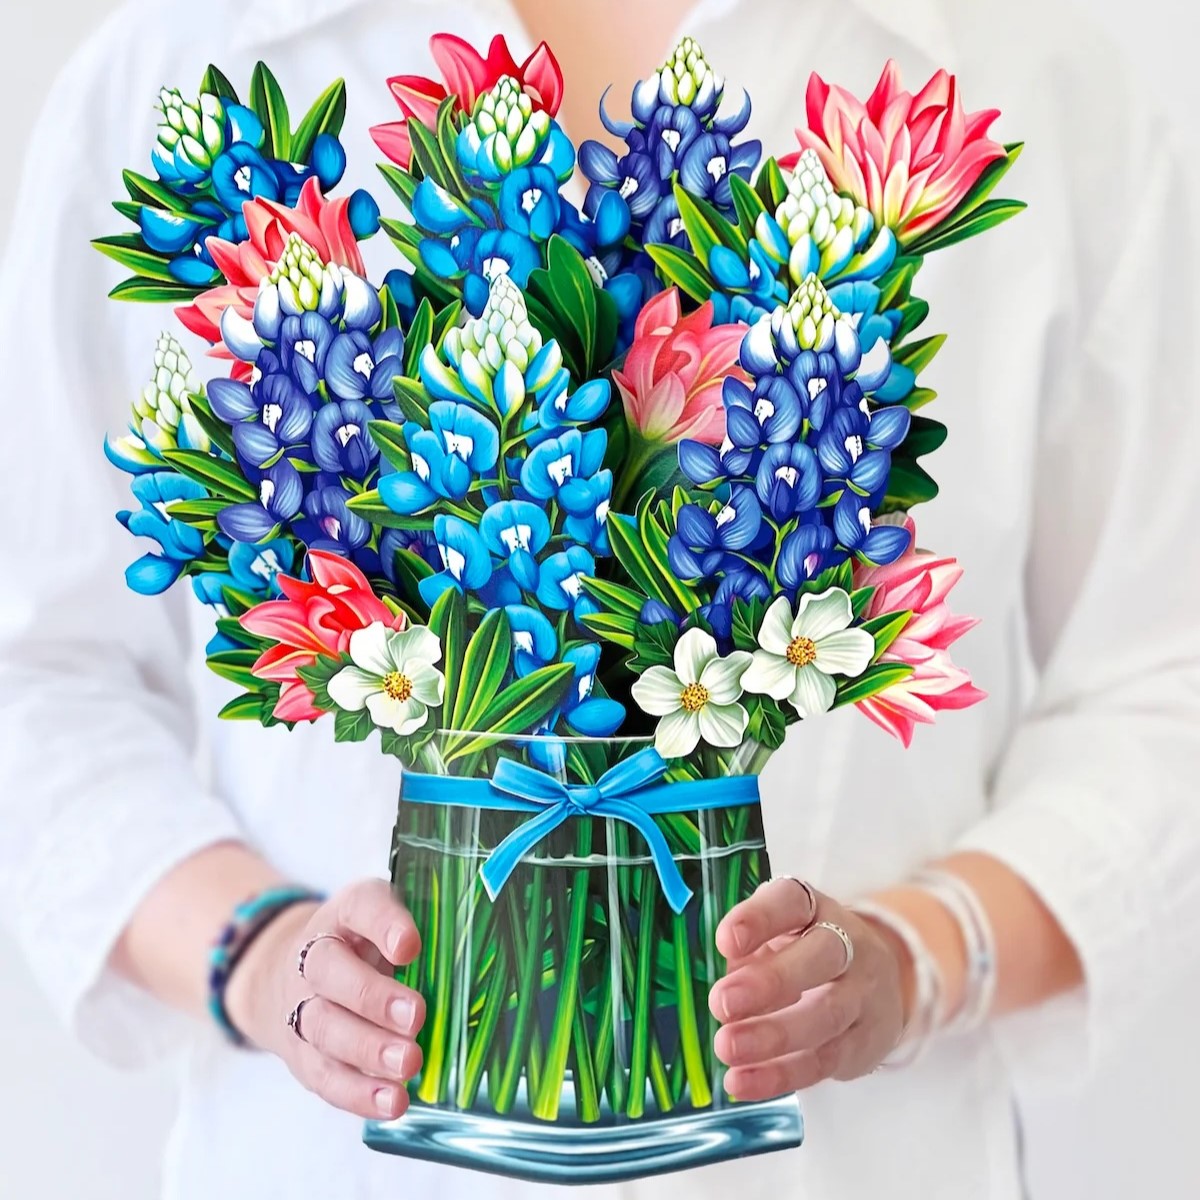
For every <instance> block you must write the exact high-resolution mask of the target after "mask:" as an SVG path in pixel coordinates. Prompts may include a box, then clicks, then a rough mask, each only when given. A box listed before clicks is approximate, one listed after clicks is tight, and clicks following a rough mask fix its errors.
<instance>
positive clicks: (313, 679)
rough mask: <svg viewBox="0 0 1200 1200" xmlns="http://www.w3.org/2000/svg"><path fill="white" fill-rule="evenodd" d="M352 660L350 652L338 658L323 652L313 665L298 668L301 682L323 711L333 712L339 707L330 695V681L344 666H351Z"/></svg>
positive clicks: (297, 671) (317, 706)
mask: <svg viewBox="0 0 1200 1200" xmlns="http://www.w3.org/2000/svg"><path fill="white" fill-rule="evenodd" d="M351 661H352V660H351V658H350V655H348V654H342V655H339V656H338V657H337V658H333V657H332V656H330V655H324V654H323V655H321V656H320V657H319V658H318V659H317V661H316V662H315V663H313V664H312V665H311V666H307V667H299V668H297V670H296V675H297V676H298V677H299V679H300V682H301V683H303V684H304V685H305V687H307V688H308V690H309V691H310V692H312V694H313V705H314V706H315V707H316V708H319V709H321V710H322V712H333V711H334V710H335V709H336V708H337V705H336V704H334V702H333V700H332V698H331V697H330V695H329V681H330V680H331V679H332V678H333V677H334V676H335V675H336V674H337V673H338V672H339V671H340V670H341V669H342V668H343V667H346V666H349V665H350V663H351Z"/></svg>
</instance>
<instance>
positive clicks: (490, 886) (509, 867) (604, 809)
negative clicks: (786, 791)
mask: <svg viewBox="0 0 1200 1200" xmlns="http://www.w3.org/2000/svg"><path fill="white" fill-rule="evenodd" d="M666 771H667V763H666V760H665V759H663V757H662V756H661V755H660V754H659V753H658V751H657V750H654V749H653V748H651V747H647V748H646V749H645V750H639V751H638V752H637V753H636V754H634V755H631V756H630V757H629V758H627V759H625V761H624V762H621V763H618V764H617V765H616V766H615V767H613V768H612V769H611V770H609V771H606V772H605V773H604V774H603V775H602V776H601V777H600V779H599V781H598V782H597V783H596V784H594V785H591V784H572V783H560V782H559V781H558V780H557V779H555V778H554V777H553V776H552V775H547V774H545V773H544V772H543V771H539V770H537V769H536V768H534V767H529V766H526V765H525V764H523V763H518V762H513V761H512V760H510V759H504V760H503V761H501V762H500V763H499V765H498V766H497V767H496V770H495V773H494V774H493V776H492V778H491V779H490V780H488V779H455V778H452V777H449V776H444V775H418V774H415V773H413V772H405V776H404V790H403V798H404V799H405V800H406V801H411V802H413V803H417V804H450V805H456V806H469V807H474V808H488V809H503V810H507V811H512V812H532V813H536V814H537V815H536V816H534V817H533V819H532V820H529V821H526V822H525V824H524V825H520V826H518V827H517V828H516V829H514V830H513V831H512V833H510V834H509V835H508V837H506V838H505V839H504V841H502V842H501V843H500V845H498V846H497V847H496V848H495V850H493V851H492V853H491V855H490V856H489V857H488V860H487V862H485V863H484V864H483V868H482V870H481V871H480V877H481V878H482V880H483V886H484V888H485V890H486V891H487V894H488V896H489V897H490V898H491V899H492V900H495V899H496V897H497V896H498V895H499V894H500V892H501V890H502V889H503V887H504V885H505V884H506V883H507V882H508V879H509V876H510V875H512V873H513V871H514V870H515V869H516V867H517V864H518V863H519V862H520V861H521V860H522V859H523V858H524V857H525V856H526V855H527V854H528V853H529V852H530V851H531V850H532V849H533V848H534V847H535V846H536V845H537V844H538V843H539V842H540V841H541V840H542V839H543V838H545V837H548V836H549V835H550V834H551V833H553V832H554V830H556V829H557V828H558V827H559V826H560V825H562V824H563V823H564V822H565V821H567V820H569V819H570V818H571V817H576V816H582V815H587V816H594V817H611V818H612V819H614V820H617V821H624V822H625V823H626V824H628V825H632V826H633V827H634V829H636V830H637V831H638V833H640V834H641V835H642V837H643V838H645V840H646V845H647V846H648V847H649V848H650V858H651V861H652V862H653V863H654V867H655V870H656V871H657V872H658V878H659V880H660V881H661V883H662V889H663V895H664V896H665V897H666V899H667V903H668V904H670V906H671V908H672V910H673V911H675V912H676V913H681V912H683V910H684V909H685V908H686V907H687V904H688V901H689V900H691V898H692V890H691V888H689V887H688V886H687V884H686V883H684V881H683V876H682V875H681V874H680V872H679V867H678V865H677V864H676V862H675V860H674V858H673V857H672V856H671V850H670V847H669V846H668V845H667V839H666V838H665V837H663V834H662V831H661V830H660V829H659V827H658V826H657V824H655V822H654V816H655V815H656V814H662V813H671V812H697V811H700V810H704V809H713V808H727V807H733V806H735V805H741V804H753V803H754V802H755V801H756V800H757V799H758V780H757V778H756V777H755V776H751V775H743V776H732V777H730V778H728V779H703V780H696V781H693V782H686V781H684V782H679V783H661V782H659V781H660V780H661V779H662V777H663V775H665V774H666Z"/></svg>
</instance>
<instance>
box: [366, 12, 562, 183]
mask: <svg viewBox="0 0 1200 1200" xmlns="http://www.w3.org/2000/svg"><path fill="white" fill-rule="evenodd" d="M429 48H430V50H431V51H432V53H433V60H434V62H436V63H437V65H438V67H439V69H440V70H441V72H442V77H443V79H444V80H445V83H444V84H442V83H438V82H437V80H436V79H426V78H425V77H424V76H422V75H397V76H395V77H394V78H393V79H389V80H388V87H389V88H391V89H392V95H393V96H394V97H395V98H396V103H397V104H398V105H399V106H400V111H401V112H402V113H403V114H404V116H403V118H402V119H401V120H399V121H395V122H393V123H391V124H389V125H376V126H375V127H374V128H373V129H372V130H371V136H372V137H373V138H374V139H375V144H376V145H377V146H378V147H379V148H380V150H382V151H383V152H384V154H386V155H387V156H388V158H390V159H391V160H392V162H394V163H397V164H399V165H400V166H401V167H403V168H404V169H405V170H408V168H409V165H410V164H411V162H412V141H411V138H410V137H409V132H408V122H409V120H410V119H411V120H417V121H420V122H421V124H422V125H424V126H426V127H427V128H432V127H433V126H434V124H435V123H436V119H437V112H438V107H439V106H440V105H441V103H442V101H443V100H445V99H446V97H447V96H450V95H453V96H455V97H457V99H458V105H457V108H458V109H459V110H460V111H462V112H465V113H470V112H471V111H472V109H474V107H475V101H476V100H478V99H479V97H480V96H482V95H483V94H484V92H487V91H490V90H491V88H492V87H494V86H495V84H496V83H498V82H499V81H500V80H501V79H502V78H503V77H504V76H505V75H507V76H509V77H510V78H512V79H515V80H516V81H517V82H518V83H519V84H520V85H521V86H522V88H523V89H524V91H525V94H526V95H527V96H529V98H530V99H531V100H532V101H533V103H534V105H535V106H536V107H538V108H540V109H543V110H544V111H545V112H546V113H547V114H549V115H550V116H554V114H555V113H557V112H558V108H559V105H560V104H562V95H563V77H562V71H561V70H560V68H559V65H558V61H557V59H555V57H554V55H553V54H552V53H551V52H550V47H549V46H547V45H546V43H545V42H542V44H541V45H540V46H538V48H537V49H536V50H535V51H534V52H533V53H532V54H531V55H530V56H529V57H528V58H527V59H526V60H525V61H524V62H523V63H522V64H521V65H520V66H517V62H516V60H515V59H514V58H513V56H512V52H511V51H510V50H509V48H508V43H507V42H506V41H505V40H504V38H503V37H501V36H500V35H499V34H497V36H496V37H494V38H493V39H492V44H491V46H490V48H489V49H488V56H487V58H483V57H482V56H481V55H480V54H479V52H478V51H477V50H476V49H475V47H474V46H472V45H470V44H469V43H467V42H464V41H463V40H462V38H458V37H455V36H454V35H453V34H452V33H438V34H434V36H433V37H432V38H431V39H430V41H429Z"/></svg>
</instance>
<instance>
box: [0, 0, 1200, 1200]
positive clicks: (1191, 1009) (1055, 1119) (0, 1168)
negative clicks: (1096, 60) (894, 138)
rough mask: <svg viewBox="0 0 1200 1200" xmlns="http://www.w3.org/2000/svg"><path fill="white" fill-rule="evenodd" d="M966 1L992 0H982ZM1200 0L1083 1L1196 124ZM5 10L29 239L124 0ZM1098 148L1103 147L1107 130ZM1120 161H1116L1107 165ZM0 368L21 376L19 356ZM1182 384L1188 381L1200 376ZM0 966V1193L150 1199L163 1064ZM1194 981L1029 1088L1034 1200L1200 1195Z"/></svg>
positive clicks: (9, 142) (31, 1199)
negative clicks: (70, 65) (37, 132)
mask: <svg viewBox="0 0 1200 1200" xmlns="http://www.w3.org/2000/svg"><path fill="white" fill-rule="evenodd" d="M963 2H964V3H970V4H978V5H979V7H980V9H981V10H982V9H983V7H984V6H983V5H982V4H981V3H980V0H963ZM1064 2H1067V0H1047V3H1064ZM1194 5H1195V0H1139V3H1137V4H1136V5H1130V4H1128V3H1127V2H1126V0H1088V7H1089V8H1090V9H1091V11H1092V13H1093V15H1094V16H1095V17H1097V18H1099V19H1100V20H1102V21H1103V22H1104V23H1105V24H1106V25H1107V26H1108V27H1109V29H1110V31H1111V33H1112V35H1113V36H1114V38H1116V39H1117V40H1118V41H1119V42H1120V44H1121V45H1122V46H1123V47H1124V48H1125V50H1126V51H1127V53H1128V54H1129V56H1130V58H1131V60H1132V61H1133V62H1134V63H1135V65H1136V66H1137V68H1138V69H1139V70H1140V71H1141V72H1142V73H1143V75H1144V77H1145V79H1146V82H1147V86H1148V87H1151V88H1156V89H1158V91H1159V93H1160V96H1161V98H1162V99H1163V100H1164V101H1165V102H1166V103H1167V104H1168V105H1169V107H1170V108H1171V109H1172V111H1173V112H1174V113H1175V114H1182V116H1183V118H1186V117H1188V116H1192V121H1193V124H1194V120H1195V119H1194V116H1193V114H1195V113H1196V112H1197V111H1200V79H1198V76H1197V72H1196V65H1195V50H1194V48H1195V45H1196V32H1195V31H1196V27H1197V25H1198V24H1200V22H1198V21H1197V17H1196V15H1195V12H1196V10H1195V7H1194ZM3 7H4V9H5V12H4V14H3V16H4V21H3V25H4V35H5V37H4V41H5V51H6V53H5V54H4V69H3V71H0V113H3V114H4V119H3V120H0V164H4V166H3V167H2V168H0V170H2V171H3V174H2V175H0V244H2V243H3V242H4V241H5V240H6V239H7V238H8V237H10V236H11V237H19V236H20V231H19V230H12V229H9V218H10V214H11V211H12V202H13V198H14V193H15V191H16V186H17V180H18V176H19V170H18V167H17V165H16V164H18V163H19V162H20V158H21V155H22V152H23V148H24V144H25V139H26V137H27V134H28V125H29V122H30V120H31V118H32V114H34V113H35V112H36V111H37V110H38V108H39V107H40V105H41V102H42V98H43V96H44V94H45V91H46V89H47V86H48V81H49V79H50V78H51V77H52V76H53V75H54V73H55V72H56V71H57V70H58V69H59V68H60V67H61V66H62V64H63V63H64V62H65V61H66V59H67V57H68V56H69V54H70V53H71V51H72V50H73V49H74V47H75V45H76V44H77V43H78V42H79V41H82V40H83V38H85V37H86V36H87V34H88V33H89V32H90V31H91V30H92V29H93V28H95V26H96V25H98V24H99V23H100V22H101V20H103V19H104V17H106V16H107V15H108V13H109V12H110V11H111V10H112V9H114V8H115V7H116V3H115V0H51V2H45V0H43V2H41V3H31V2H30V0H4V3H3ZM1197 148H1198V149H1200V145H1198V146H1197ZM1096 152H1097V153H1105V150H1104V145H1103V141H1102V138H1101V136H1100V134H1099V133H1098V135H1097V146H1096ZM1119 169H1120V164H1119V163H1118V162H1115V161H1114V163H1113V170H1114V171H1116V170H1119ZM2 365H3V366H4V367H5V368H6V369H5V376H6V377H7V378H10V379H11V378H12V377H13V376H12V371H11V370H10V369H8V368H10V367H11V364H2ZM1188 386H1191V387H1193V388H1194V386H1195V384H1194V381H1189V383H1188ZM8 399H9V401H10V403H11V401H12V397H9V398H8ZM1198 402H1200V400H1198ZM0 971H2V974H0V980H2V982H0V1197H3V1198H4V1200H154V1198H155V1197H156V1196H157V1195H158V1192H157V1187H156V1180H157V1162H158V1158H159V1154H160V1151H161V1146H162V1141H163V1137H164V1135H165V1133H166V1129H167V1126H168V1124H169V1121H170V1113H171V1104H172V1100H171V1088H170V1083H169V1080H168V1079H167V1077H166V1076H165V1074H163V1073H159V1074H156V1075H151V1076H142V1077H128V1076H120V1075H116V1074H114V1073H112V1072H110V1071H107V1070H105V1069H103V1068H102V1067H100V1066H99V1065H97V1064H96V1063H95V1062H93V1061H91V1060H90V1059H88V1058H87V1057H85V1056H84V1055H83V1054H82V1053H81V1052H79V1051H78V1050H76V1049H75V1048H74V1047H73V1046H72V1045H71V1044H70V1043H69V1042H68V1041H67V1040H66V1039H65V1037H64V1036H63V1035H62V1034H61V1032H59V1030H58V1029H57V1028H56V1027H55V1026H54V1025H53V1024H52V1023H51V1022H50V1021H49V1020H48V1019H47V1017H46V1016H45V1013H44V1011H43V1005H42V1003H41V1000H40V998H39V996H38V995H37V994H36V992H35V991H34V989H33V986H32V984H31V983H30V982H29V981H28V979H27V977H26V976H25V974H24V971H23V968H22V965H21V963H20V960H19V958H18V956H17V954H16V952H15V950H14V949H13V947H12V946H11V945H10V944H9V943H8V942H6V941H5V940H4V937H3V935H2V934H0ZM1196 983H1197V988H1196V990H1195V991H1193V992H1191V993H1190V994H1189V995H1187V996H1184V997H1182V998H1181V999H1180V1000H1179V1001H1178V1002H1177V1003H1176V1004H1175V1005H1174V1006H1173V1008H1174V1011H1168V1010H1166V1009H1164V1011H1163V1012H1162V1014H1161V1020H1159V1021H1156V1022H1154V1028H1153V1029H1151V1030H1147V1032H1146V1034H1145V1038H1144V1041H1143V1042H1142V1043H1141V1044H1139V1045H1137V1046H1133V1047H1131V1048H1130V1052H1129V1055H1128V1061H1127V1062H1126V1063H1124V1064H1122V1066H1121V1068H1120V1069H1118V1070H1115V1071H1114V1072H1113V1073H1112V1074H1111V1076H1110V1077H1108V1078H1106V1079H1105V1080H1103V1081H1102V1082H1101V1084H1100V1085H1098V1086H1095V1087H1093V1089H1092V1090H1091V1092H1090V1093H1089V1094H1088V1095H1087V1096H1086V1097H1075V1096H1058V1097H1055V1096H1049V1095H1044V1094H1043V1095H1040V1096H1037V1097H1031V1098H1028V1102H1027V1105H1026V1112H1027V1124H1028V1126H1029V1134H1028V1136H1029V1156H1030V1163H1031V1176H1032V1186H1033V1194H1032V1197H1031V1200H1131V1198H1132V1197H1134V1196H1136V1197H1139V1198H1141V1197H1146V1198H1150V1197H1153V1198H1154V1200H1194V1198H1195V1197H1197V1196H1200V1169H1198V1168H1197V1167H1196V1166H1195V1165H1194V1154H1193V1153H1192V1152H1191V1151H1192V1146H1193V1145H1194V1140H1195V1136H1196V1122H1197V1118H1200V1097H1197V1087H1198V1083H1197V1081H1200V1035H1198V1034H1197V1032H1196V1029H1195V1024H1194V1022H1195V1014H1196V1011H1197V1009H1196V1000H1195V997H1196V994H1197V992H1198V991H1200V980H1197V981H1196ZM68 1124H69V1128H70V1134H69V1141H64V1140H63V1137H64V1126H65V1125H68ZM330 1200H339V1198H338V1197H331V1198H330ZM813 1200H817V1198H813ZM962 1200H972V1198H971V1197H966V1196H964V1197H963V1198H962Z"/></svg>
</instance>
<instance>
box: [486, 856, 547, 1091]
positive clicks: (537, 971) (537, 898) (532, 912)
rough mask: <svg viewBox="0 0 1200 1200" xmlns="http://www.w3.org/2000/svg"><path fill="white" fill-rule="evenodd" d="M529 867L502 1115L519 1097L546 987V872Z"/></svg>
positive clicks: (514, 917)
mask: <svg viewBox="0 0 1200 1200" xmlns="http://www.w3.org/2000/svg"><path fill="white" fill-rule="evenodd" d="M529 869H530V870H531V871H532V873H533V882H532V883H531V885H530V888H529V907H528V913H527V918H526V929H527V930H528V932H529V941H528V942H527V943H526V945H525V949H524V953H523V954H522V955H521V960H520V968H519V970H518V974H517V1013H516V1017H515V1019H514V1023H513V1036H512V1043H511V1044H510V1045H509V1048H508V1060H507V1062H505V1064H504V1073H503V1075H502V1076H501V1079H500V1086H499V1088H498V1089H497V1092H496V1095H495V1096H494V1097H493V1098H492V1099H493V1103H494V1105H495V1108H496V1111H497V1112H498V1113H501V1114H503V1113H508V1112H511V1111H512V1106H513V1104H514V1102H515V1101H516V1098H517V1086H518V1084H519V1083H520V1081H521V1067H522V1064H523V1062H524V1059H525V1056H526V1054H527V1053H529V1038H530V1034H531V1033H532V1025H533V1016H534V1013H535V1011H536V1009H537V1000H538V995H539V994H540V993H541V990H542V943H543V939H544V938H545V936H546V917H545V913H544V911H543V909H544V900H543V883H542V876H543V875H544V873H545V872H544V871H543V870H542V868H541V867H540V866H536V865H534V866H531V867H530V868H529ZM510 886H511V882H510ZM516 908H517V906H516V905H515V904H514V905H513V906H512V908H511V909H510V912H512V914H513V915H512V920H514V921H520V920H521V919H522V915H523V914H521V913H519V912H517V911H515V910H516ZM514 932H515V931H514Z"/></svg>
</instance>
